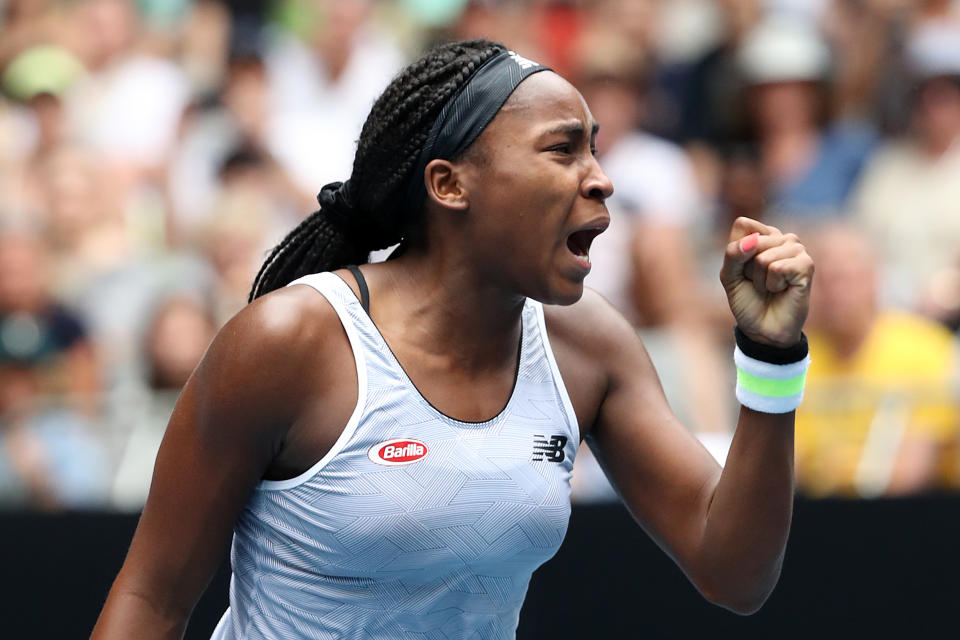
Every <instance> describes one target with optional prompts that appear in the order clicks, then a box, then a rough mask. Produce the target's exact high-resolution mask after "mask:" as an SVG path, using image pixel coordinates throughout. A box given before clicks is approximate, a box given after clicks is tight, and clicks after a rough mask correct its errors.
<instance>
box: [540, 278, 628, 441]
mask: <svg viewBox="0 0 960 640" xmlns="http://www.w3.org/2000/svg"><path fill="white" fill-rule="evenodd" d="M543 311H544V319H545V320H546V325H547V333H548V335H549V339H550V346H551V348H552V350H553V354H554V357H555V358H556V361H557V367H558V368H559V369H560V375H561V377H562V378H563V381H564V385H565V386H566V388H567V393H568V394H569V395H570V400H571V402H572V403H573V407H574V411H575V412H576V414H577V420H578V421H579V423H580V432H581V435H582V436H586V435H588V434H589V433H590V431H591V430H592V427H593V424H594V422H596V420H597V416H598V413H599V410H600V407H601V405H602V404H603V401H604V399H605V398H606V396H607V394H608V392H609V390H610V388H611V385H612V384H613V383H614V382H615V381H616V372H617V370H618V369H620V368H622V365H621V364H620V363H623V362H625V361H627V362H628V361H631V360H633V361H636V362H637V363H638V364H639V366H638V367H637V369H641V368H642V367H643V365H644V363H645V362H646V361H647V360H646V358H645V353H644V352H643V347H642V345H641V344H640V340H639V338H638V337H637V334H636V332H635V331H634V330H633V328H632V327H631V326H630V323H629V322H627V320H626V319H625V318H624V317H623V316H622V315H621V314H620V312H619V311H617V310H616V309H615V308H614V307H613V306H612V305H611V304H610V303H609V302H607V301H606V300H605V299H604V298H603V297H602V296H601V295H600V294H598V293H597V292H596V291H593V290H592V289H584V293H583V297H582V298H581V299H580V300H579V301H577V302H576V303H574V304H572V305H569V306H554V305H544V307H543ZM630 345H632V346H630ZM631 354H633V356H631Z"/></svg>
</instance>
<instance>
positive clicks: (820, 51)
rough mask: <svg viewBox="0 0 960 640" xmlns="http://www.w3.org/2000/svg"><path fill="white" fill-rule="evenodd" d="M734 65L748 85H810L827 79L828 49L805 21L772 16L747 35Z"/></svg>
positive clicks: (828, 65)
mask: <svg viewBox="0 0 960 640" xmlns="http://www.w3.org/2000/svg"><path fill="white" fill-rule="evenodd" d="M737 62H738V64H739V66H740V69H741V71H742V72H743V75H744V78H745V79H746V80H747V82H748V83H750V84H764V83H768V82H797V81H799V82H810V81H817V80H825V79H826V78H827V76H828V74H829V71H830V50H829V49H828V48H827V45H826V43H825V42H824V41H823V38H822V37H820V34H819V32H818V31H817V30H816V29H815V28H814V27H813V25H811V24H809V23H807V22H806V21H804V20H797V19H788V18H787V17H785V16H780V17H772V18H767V19H766V20H764V21H763V22H761V23H760V24H758V25H757V26H756V27H754V28H753V30H752V31H750V33H748V34H747V37H746V39H745V40H744V41H743V44H742V45H740V49H739V50H738V51H737Z"/></svg>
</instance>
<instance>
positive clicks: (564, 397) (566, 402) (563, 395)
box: [534, 302, 580, 443]
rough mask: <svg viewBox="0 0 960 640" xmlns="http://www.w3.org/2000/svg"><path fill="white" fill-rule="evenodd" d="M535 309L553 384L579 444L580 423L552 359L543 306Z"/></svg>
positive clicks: (537, 304)
mask: <svg viewBox="0 0 960 640" xmlns="http://www.w3.org/2000/svg"><path fill="white" fill-rule="evenodd" d="M534 306H535V307H536V309H537V322H538V323H539V324H540V337H541V339H542V340H543V350H544V352H545V353H546V354H547V361H548V362H549V363H550V370H551V371H552V372H553V384H554V386H556V388H557V393H559V394H560V400H561V402H563V408H564V409H566V411H567V422H569V423H570V428H571V429H572V430H573V435H575V436H576V437H577V442H578V443H579V442H580V423H579V422H577V414H576V412H574V410H573V403H572V402H570V394H568V393H567V386H566V385H565V384H564V383H563V376H562V375H560V369H559V367H557V360H556V358H554V357H553V347H551V346H550V337H549V336H548V335H547V320H546V317H545V316H544V314H543V304H541V303H539V302H537V303H534Z"/></svg>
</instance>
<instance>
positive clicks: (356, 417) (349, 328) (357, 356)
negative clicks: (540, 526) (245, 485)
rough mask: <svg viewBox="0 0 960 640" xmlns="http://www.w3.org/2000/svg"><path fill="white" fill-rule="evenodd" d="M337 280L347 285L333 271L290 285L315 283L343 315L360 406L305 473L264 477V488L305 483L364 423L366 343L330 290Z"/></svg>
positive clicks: (358, 405) (341, 321) (281, 488)
mask: <svg viewBox="0 0 960 640" xmlns="http://www.w3.org/2000/svg"><path fill="white" fill-rule="evenodd" d="M327 276H329V278H334V279H335V282H334V281H333V280H329V279H328V278H327ZM324 280H327V282H328V284H327V287H326V291H325V290H324V287H323V285H324ZM330 283H332V284H330ZM337 283H342V284H343V286H344V287H346V286H347V285H346V283H344V282H343V281H342V280H341V279H340V278H339V277H337V276H336V275H334V274H332V273H322V274H315V275H314V276H307V277H305V278H301V279H299V280H295V281H294V282H291V283H290V285H287V286H291V285H294V284H305V285H307V286H309V287H312V288H313V289H315V290H316V291H317V292H318V293H319V294H320V295H322V296H323V297H324V298H326V300H327V302H328V303H330V306H331V307H333V310H334V311H335V312H336V313H337V317H338V318H339V319H340V324H341V325H342V326H343V329H344V331H346V333H347V340H349V342H350V349H351V350H352V351H353V360H354V363H355V365H356V367H357V406H356V407H354V409H353V413H352V414H351V415H350V419H349V420H348V421H347V424H346V426H345V427H344V428H343V431H342V432H341V433H340V437H338V438H337V440H336V442H334V443H333V446H332V447H330V450H329V451H328V452H327V453H326V455H324V456H323V457H322V458H320V460H318V461H317V462H316V463H314V465H313V466H311V467H310V468H309V469H307V470H306V471H304V472H303V473H301V474H299V475H297V476H295V477H293V478H289V479H287V480H261V481H260V484H258V485H257V489H260V490H264V491H280V490H283V489H292V488H294V487H296V486H299V485H301V484H303V483H304V482H306V481H307V480H309V479H310V478H312V477H313V476H315V475H316V474H317V473H318V472H319V471H320V470H321V469H323V468H324V467H325V466H326V465H327V464H328V463H329V462H330V461H331V460H332V459H333V458H334V456H336V455H337V454H338V453H340V451H342V450H343V448H344V447H345V446H346V445H347V443H348V442H349V441H350V438H352V437H353V434H354V433H355V432H356V430H357V426H358V425H359V424H360V418H361V417H362V416H363V409H364V407H365V406H366V403H367V364H366V360H365V358H364V357H363V347H362V343H361V342H360V336H359V334H358V333H357V329H356V327H354V325H353V323H352V322H350V314H349V313H348V312H347V309H346V307H345V306H344V305H343V302H342V301H341V300H340V299H339V298H338V297H337V296H336V295H335V294H328V293H327V291H330V290H331V289H334V287H335V286H337ZM350 295H351V296H353V291H350Z"/></svg>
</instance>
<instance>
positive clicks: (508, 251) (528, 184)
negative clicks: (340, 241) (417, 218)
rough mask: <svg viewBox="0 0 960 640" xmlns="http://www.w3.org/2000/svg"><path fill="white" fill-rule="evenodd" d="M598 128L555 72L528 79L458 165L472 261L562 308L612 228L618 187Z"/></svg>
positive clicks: (513, 287)
mask: <svg viewBox="0 0 960 640" xmlns="http://www.w3.org/2000/svg"><path fill="white" fill-rule="evenodd" d="M595 127H596V123H595V120H594V119H593V116H592V114H591V113H590V110H589V109H588V108H587V104H586V102H584V99H583V96H581V95H580V93H579V92H578V91H577V90H576V89H574V87H573V85H571V84H570V83H569V82H567V81H566V80H564V79H563V78H561V77H560V76H558V75H557V74H555V73H551V72H548V71H545V72H543V73H537V74H535V75H533V76H531V77H529V78H527V79H526V80H525V81H524V82H523V83H522V84H520V86H519V87H517V90H516V91H514V93H513V95H511V96H510V98H509V99H508V100H507V102H506V103H505V104H504V106H503V108H502V109H501V110H500V111H499V112H498V113H497V115H496V116H495V117H494V119H493V120H492V121H491V123H490V125H489V126H488V127H487V128H486V129H485V130H484V132H483V133H482V134H480V137H479V138H478V139H477V141H476V142H474V146H473V147H471V151H473V153H474V154H479V155H478V156H475V157H479V158H480V159H479V160H477V161H473V162H468V161H464V162H461V163H458V165H459V168H460V171H461V176H462V178H461V180H462V184H463V188H464V189H465V192H466V202H467V203H468V204H467V206H468V207H469V212H468V213H467V215H465V216H461V218H460V219H457V218H455V217H450V216H451V213H447V212H445V213H444V214H443V215H444V220H450V222H446V224H459V225H460V232H461V234H462V237H467V238H470V239H471V241H470V243H469V245H467V246H466V247H465V248H464V250H466V251H469V252H471V254H472V255H471V260H470V262H471V263H472V264H476V265H482V266H481V268H482V269H484V270H485V271H486V273H487V274H488V275H489V277H490V280H491V281H494V282H496V281H499V282H497V284H498V285H499V286H500V287H501V288H502V289H503V290H506V291H513V292H520V293H522V294H523V295H525V296H528V297H532V298H534V299H536V300H541V301H543V302H546V303H552V304H571V303H573V302H575V301H577V300H578V299H579V298H580V296H581V295H582V294H583V280H584V278H585V277H586V276H587V273H588V272H589V271H590V262H589V258H588V252H589V247H590V243H591V242H592V241H593V238H594V237H595V236H596V235H597V234H599V233H600V232H601V231H602V230H603V229H605V228H606V227H607V225H608V224H609V221H610V216H609V214H608V213H607V208H606V205H605V204H604V200H605V198H607V197H608V196H609V195H610V194H611V193H613V185H612V184H611V182H610V179H609V178H608V177H607V176H606V174H605V173H604V172H603V170H602V169H601V168H600V165H599V164H598V163H597V159H596V157H595V156H594V148H595V147H594V145H595V142H596V128H595Z"/></svg>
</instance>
